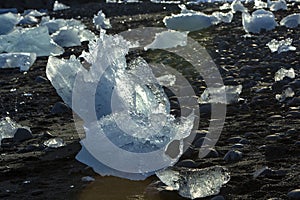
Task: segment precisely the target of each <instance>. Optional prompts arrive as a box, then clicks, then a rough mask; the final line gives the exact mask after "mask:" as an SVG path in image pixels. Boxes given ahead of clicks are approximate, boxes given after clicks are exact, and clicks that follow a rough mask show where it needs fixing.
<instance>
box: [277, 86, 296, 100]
mask: <svg viewBox="0 0 300 200" xmlns="http://www.w3.org/2000/svg"><path fill="white" fill-rule="evenodd" d="M294 95H295V92H294V91H293V89H292V88H290V87H288V88H286V89H285V90H284V91H283V92H282V93H281V94H276V95H275V98H276V99H277V100H278V101H279V102H283V101H285V100H286V98H288V97H293V96H294Z"/></svg>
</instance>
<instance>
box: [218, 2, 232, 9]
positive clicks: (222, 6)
mask: <svg viewBox="0 0 300 200" xmlns="http://www.w3.org/2000/svg"><path fill="white" fill-rule="evenodd" d="M229 9H231V7H230V4H229V3H224V4H223V5H221V6H220V10H229Z"/></svg>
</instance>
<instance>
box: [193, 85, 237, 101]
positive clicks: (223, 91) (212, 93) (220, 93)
mask: <svg viewBox="0 0 300 200" xmlns="http://www.w3.org/2000/svg"><path fill="white" fill-rule="evenodd" d="M241 92H242V85H237V86H222V87H218V88H206V89H205V90H204V92H203V93H202V94H201V96H200V98H199V103H201V104H206V103H222V104H231V103H236V102H238V100H239V95H240V94H241Z"/></svg>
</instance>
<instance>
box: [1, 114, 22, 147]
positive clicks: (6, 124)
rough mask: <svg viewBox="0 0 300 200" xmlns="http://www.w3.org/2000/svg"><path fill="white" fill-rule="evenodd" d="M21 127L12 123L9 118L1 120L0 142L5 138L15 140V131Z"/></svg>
mask: <svg viewBox="0 0 300 200" xmlns="http://www.w3.org/2000/svg"><path fill="white" fill-rule="evenodd" d="M18 127H20V125H18V124H17V123H15V122H14V121H12V120H11V119H10V118H9V117H5V118H2V119H1V120H0V142H1V140H2V139H3V138H13V137H14V131H15V130H16V129H17V128H18Z"/></svg>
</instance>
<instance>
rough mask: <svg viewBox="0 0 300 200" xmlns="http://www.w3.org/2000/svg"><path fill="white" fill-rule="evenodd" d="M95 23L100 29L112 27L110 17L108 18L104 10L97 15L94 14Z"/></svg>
mask: <svg viewBox="0 0 300 200" xmlns="http://www.w3.org/2000/svg"><path fill="white" fill-rule="evenodd" d="M93 23H94V25H95V27H96V29H98V30H100V29H109V28H111V25H110V21H109V19H106V17H105V14H104V13H103V12H102V10H100V11H99V12H98V13H97V15H94V18H93Z"/></svg>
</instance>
